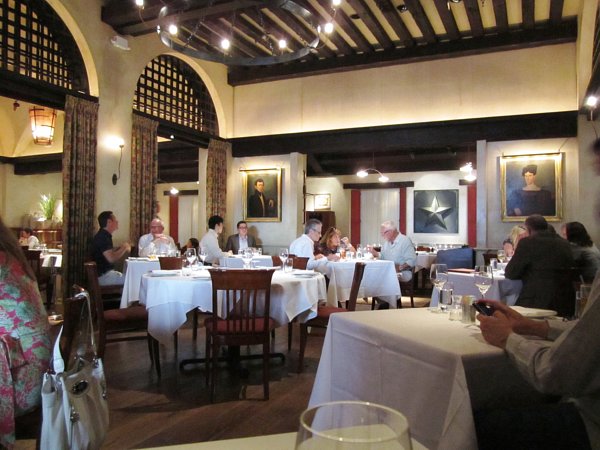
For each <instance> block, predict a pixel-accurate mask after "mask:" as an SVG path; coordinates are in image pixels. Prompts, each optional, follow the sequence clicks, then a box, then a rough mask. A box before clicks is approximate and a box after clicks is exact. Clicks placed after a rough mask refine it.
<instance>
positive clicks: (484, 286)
mask: <svg viewBox="0 0 600 450" xmlns="http://www.w3.org/2000/svg"><path fill="white" fill-rule="evenodd" d="M474 279H475V286H477V289H479V292H481V298H483V296H484V295H485V293H486V292H487V291H488V290H489V289H490V287H491V286H492V283H493V282H494V272H493V271H492V267H491V266H475V272H474Z"/></svg>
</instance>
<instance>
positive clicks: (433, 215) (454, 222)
mask: <svg viewBox="0 0 600 450" xmlns="http://www.w3.org/2000/svg"><path fill="white" fill-rule="evenodd" d="M414 192H415V201H414V209H415V211H414V218H415V223H414V232H415V233H444V234H448V233H458V189H444V190H439V191H414Z"/></svg>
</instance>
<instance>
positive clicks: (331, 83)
mask: <svg viewBox="0 0 600 450" xmlns="http://www.w3.org/2000/svg"><path fill="white" fill-rule="evenodd" d="M575 55H576V49H575V44H574V43H570V44H560V45H551V46H545V47H537V48H529V49H523V50H513V51H506V52H495V53H490V54H486V55H477V56H466V57H461V58H453V59H444V60H438V61H429V62H422V63H415V64H405V65H398V66H390V67H384V68H379V69H365V70H357V71H352V72H344V73H340V74H330V75H320V76H312V77H304V78H296V79H292V80H282V81H274V82H269V83H260V84H253V85H248V86H238V87H236V88H235V103H234V136H235V137H241V136H255V135H268V134H281V133H292V132H303V131H318V130H329V129H342V128H354V127H365V126H377V125H394V124H404V123H418V122H432V121H443V120H457V119H467V118H476V117H493V116H504V115H518V114H531V113H541V112H550V111H568V110H574V109H577V90H576V89H577V85H576V71H575V70H576V69H575V68H576V59H575Z"/></svg>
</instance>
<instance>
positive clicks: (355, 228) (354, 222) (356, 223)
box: [350, 189, 360, 244]
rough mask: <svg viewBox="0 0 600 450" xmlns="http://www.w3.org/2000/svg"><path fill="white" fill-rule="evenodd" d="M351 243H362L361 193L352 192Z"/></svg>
mask: <svg viewBox="0 0 600 450" xmlns="http://www.w3.org/2000/svg"><path fill="white" fill-rule="evenodd" d="M350 242H351V243H353V244H358V243H359V242H360V191H359V190H355V189H353V190H352V191H351V192H350Z"/></svg>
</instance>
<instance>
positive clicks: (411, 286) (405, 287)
mask: <svg viewBox="0 0 600 450" xmlns="http://www.w3.org/2000/svg"><path fill="white" fill-rule="evenodd" d="M416 281H417V278H416V273H415V268H414V267H413V268H412V277H411V278H410V280H408V281H400V277H399V276H398V283H399V284H400V292H401V294H402V295H406V296H407V297H410V307H411V308H414V307H415V282H416ZM400 308H402V297H400V298H399V299H398V309H400Z"/></svg>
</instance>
